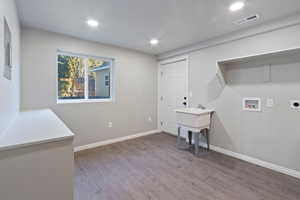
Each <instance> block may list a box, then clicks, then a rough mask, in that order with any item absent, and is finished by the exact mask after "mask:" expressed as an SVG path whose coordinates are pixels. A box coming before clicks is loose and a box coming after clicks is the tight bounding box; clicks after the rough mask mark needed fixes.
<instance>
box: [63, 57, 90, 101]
mask: <svg viewBox="0 0 300 200" xmlns="http://www.w3.org/2000/svg"><path fill="white" fill-rule="evenodd" d="M57 59H58V99H62V100H63V99H84V59H83V58H80V57H76V56H66V55H58V58H57Z"/></svg>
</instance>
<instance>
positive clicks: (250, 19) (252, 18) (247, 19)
mask: <svg viewBox="0 0 300 200" xmlns="http://www.w3.org/2000/svg"><path fill="white" fill-rule="evenodd" d="M258 19H259V15H258V14H255V15H251V16H248V17H245V18H243V19H240V20H237V21H235V22H234V24H237V25H242V24H246V23H249V22H254V21H256V20H258Z"/></svg>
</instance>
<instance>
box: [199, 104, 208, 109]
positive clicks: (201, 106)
mask: <svg viewBox="0 0 300 200" xmlns="http://www.w3.org/2000/svg"><path fill="white" fill-rule="evenodd" d="M198 108H201V109H202V110H204V109H206V107H205V106H203V105H202V104H198Z"/></svg>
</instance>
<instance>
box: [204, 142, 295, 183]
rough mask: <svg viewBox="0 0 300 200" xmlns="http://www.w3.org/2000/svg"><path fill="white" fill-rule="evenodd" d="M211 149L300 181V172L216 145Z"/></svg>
mask: <svg viewBox="0 0 300 200" xmlns="http://www.w3.org/2000/svg"><path fill="white" fill-rule="evenodd" d="M210 147H211V149H212V150H214V151H216V152H219V153H222V154H225V155H227V156H231V157H234V158H237V159H240V160H243V161H246V162H249V163H252V164H255V165H258V166H261V167H265V168H268V169H271V170H273V171H276V172H280V173H282V174H286V175H289V176H293V177H295V178H299V179H300V172H299V171H297V170H294V169H289V168H286V167H282V166H279V165H276V164H273V163H269V162H266V161H263V160H260V159H257V158H253V157H250V156H246V155H243V154H240V153H236V152H233V151H229V150H226V149H223V148H221V147H217V146H214V145H210Z"/></svg>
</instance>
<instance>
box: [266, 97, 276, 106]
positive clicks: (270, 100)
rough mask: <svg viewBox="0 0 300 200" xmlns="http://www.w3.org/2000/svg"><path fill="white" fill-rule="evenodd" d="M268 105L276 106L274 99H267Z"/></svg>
mask: <svg viewBox="0 0 300 200" xmlns="http://www.w3.org/2000/svg"><path fill="white" fill-rule="evenodd" d="M266 106H267V107H269V108H271V107H273V106H274V100H273V99H267V103H266Z"/></svg>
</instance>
